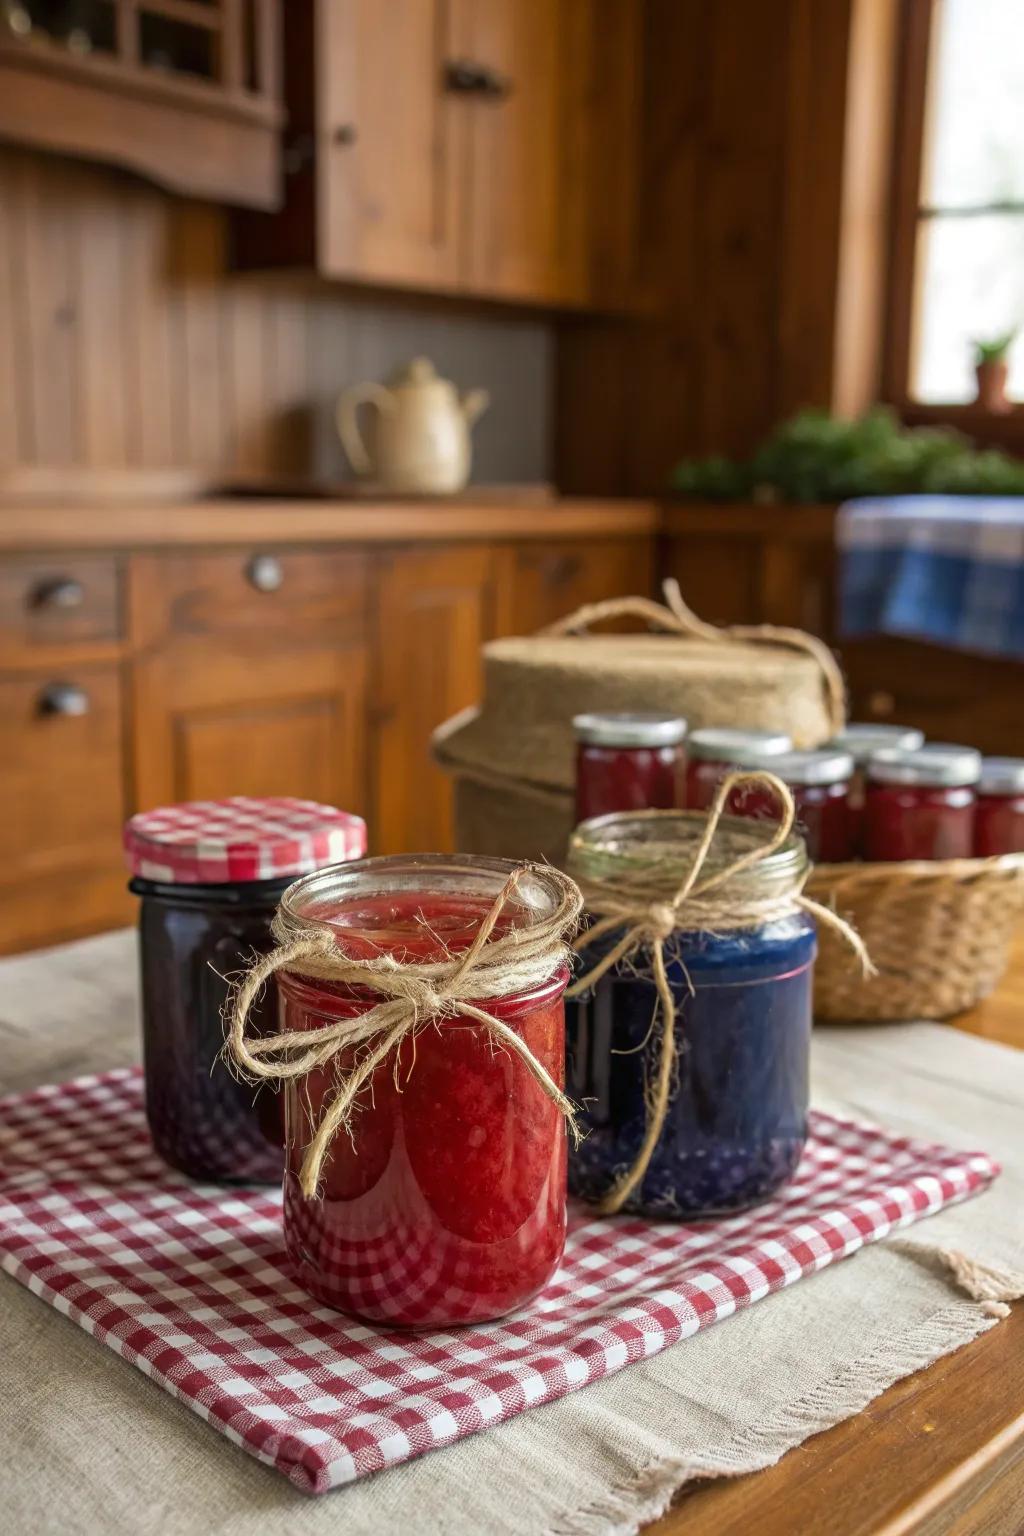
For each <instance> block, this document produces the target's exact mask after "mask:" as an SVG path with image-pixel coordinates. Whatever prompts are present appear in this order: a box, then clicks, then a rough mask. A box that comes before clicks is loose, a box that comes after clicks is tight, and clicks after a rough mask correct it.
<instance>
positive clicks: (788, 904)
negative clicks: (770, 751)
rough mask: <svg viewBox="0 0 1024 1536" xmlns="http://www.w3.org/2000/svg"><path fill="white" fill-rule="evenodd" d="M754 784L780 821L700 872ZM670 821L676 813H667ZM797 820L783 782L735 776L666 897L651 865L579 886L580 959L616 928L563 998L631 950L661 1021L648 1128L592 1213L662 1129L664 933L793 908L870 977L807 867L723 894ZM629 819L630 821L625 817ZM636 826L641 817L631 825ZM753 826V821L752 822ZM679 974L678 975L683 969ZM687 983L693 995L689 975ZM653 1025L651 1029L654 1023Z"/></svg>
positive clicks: (672, 1057) (619, 1198)
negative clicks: (728, 811) (587, 917)
mask: <svg viewBox="0 0 1024 1536" xmlns="http://www.w3.org/2000/svg"><path fill="white" fill-rule="evenodd" d="M754 784H756V785H759V786H761V787H762V788H767V789H769V790H771V792H772V793H773V795H774V796H775V798H776V799H777V800H778V803H779V807H780V810H781V816H780V819H779V822H778V825H777V826H776V828H775V831H774V833H773V835H772V836H771V838H770V839H766V840H765V841H764V842H763V843H758V844H757V845H756V846H755V847H753V848H750V849H748V851H747V852H746V853H743V854H741V855H740V856H739V857H738V858H736V859H734V860H732V862H727V863H725V864H724V865H720V866H719V867H718V868H717V869H716V870H715V871H713V872H712V873H709V874H706V875H705V874H703V871H704V866H705V864H706V862H707V858H708V854H709V853H710V851H711V848H712V845H713V843H714V842H715V838H716V835H717V834H718V831H719V824H720V822H721V819H722V815H723V813H724V810H725V806H726V803H727V801H728V799H729V796H730V795H731V793H732V791H733V790H734V789H736V788H737V787H739V786H742V785H754ZM640 814H641V816H642V817H643V819H648V818H649V819H651V820H652V821H653V820H656V819H657V818H658V817H661V816H665V815H666V813H665V812H663V811H648V812H646V813H640ZM668 814H669V815H673V814H677V813H672V812H669V813H668ZM795 814H796V810H795V806H794V802H793V796H792V795H791V793H790V791H789V789H788V788H787V786H786V785H785V784H784V783H783V782H782V780H781V779H778V778H776V777H775V775H774V774H772V773H763V772H760V771H758V772H752V773H733V774H730V775H729V776H728V778H726V779H725V780H724V781H723V782H722V783H721V784H720V785H719V787H718V792H717V794H716V795H715V798H714V801H713V803H712V805H711V808H710V809H709V811H708V813H707V818H706V820H705V822H704V827H703V831H702V834H701V838H700V841H699V843H698V844H697V848H696V851H695V852H694V856H693V862H692V863H691V865H690V868H689V869H688V871H687V873H686V875H685V877H684V879H683V880H682V881H681V882H680V884H679V886H678V887H677V889H676V890H675V892H674V894H673V895H671V896H670V897H669V898H668V899H667V900H666V899H665V897H664V894H663V892H664V887H665V873H664V870H663V869H662V870H659V869H658V868H657V867H653V866H652V867H649V868H648V869H647V870H646V871H644V872H642V873H637V874H633V875H626V876H625V877H623V878H622V879H618V880H615V881H603V880H587V879H583V880H581V885H582V887H583V895H584V900H585V903H586V907H587V910H588V911H589V912H592V913H594V914H595V915H596V917H597V921H596V922H595V923H594V924H593V925H592V927H590V928H588V929H587V930H586V931H585V932H584V933H582V934H581V935H580V936H579V938H578V939H577V940H576V943H575V945H574V948H575V949H576V951H577V952H578V953H582V951H583V950H585V949H586V948H588V947H589V946H590V945H591V944H593V943H595V942H596V941H597V940H599V939H602V938H604V937H605V935H606V934H609V933H612V932H614V931H615V930H616V929H619V928H621V929H623V930H624V931H623V933H622V936H621V938H619V939H618V940H617V942H616V943H615V944H614V945H613V946H612V947H611V949H610V950H609V951H608V952H607V954H605V955H603V956H602V958H601V959H600V960H599V961H597V963H596V964H595V965H594V966H593V967H592V968H591V969H590V970H589V971H588V972H587V973H586V975H584V976H582V977H580V978H579V979H578V980H577V981H576V982H574V983H573V985H572V986H571V987H570V988H569V990H568V993H567V996H569V997H576V996H578V995H579V994H580V993H581V992H585V991H587V990H588V989H589V988H590V987H592V986H593V985H594V984H595V982H597V981H599V980H600V978H601V977H602V976H603V975H604V974H605V972H606V971H609V970H611V969H612V967H613V966H615V965H618V964H619V963H620V961H623V960H627V959H629V958H630V957H631V956H632V955H634V954H636V953H638V952H639V951H643V950H646V951H648V952H649V954H650V964H651V977H652V980H653V981H654V986H655V989H656V991H657V995H658V1010H657V1018H656V1021H655V1023H656V1024H659V1023H660V1031H661V1039H660V1050H659V1055H658V1067H657V1073H656V1075H655V1077H654V1079H653V1081H651V1082H649V1083H648V1085H647V1124H646V1127H645V1130H644V1138H643V1141H642V1143H641V1146H640V1150H639V1152H638V1153H637V1156H636V1159H635V1161H634V1163H633V1165H632V1167H631V1168H628V1169H627V1170H626V1172H625V1173H624V1174H623V1175H622V1176H621V1177H620V1178H619V1180H618V1181H617V1182H616V1184H615V1185H614V1186H613V1187H612V1189H611V1190H610V1191H609V1193H608V1194H607V1195H606V1196H605V1197H604V1199H603V1200H602V1201H601V1202H600V1206H599V1209H600V1210H602V1211H604V1212H606V1213H612V1212H615V1211H618V1210H621V1208H622V1206H623V1205H624V1204H625V1202H626V1200H627V1199H628V1198H629V1196H630V1195H631V1194H632V1192H633V1190H634V1189H636V1187H637V1185H638V1184H639V1183H640V1182H641V1181H642V1179H643V1177H644V1174H645V1173H646V1172H647V1168H648V1165H649V1163H650V1161H651V1157H652V1156H653V1154H654V1149H655V1147H656V1146H657V1145H658V1141H659V1139H660V1137H661V1133H662V1131H663V1130H664V1127H665V1117H666V1115H667V1113H668V1104H669V1098H670V1096H671V1091H672V1078H673V1073H674V1070H675V1064H676V1042H675V1000H674V998H673V996H672V989H671V987H670V985H669V980H668V975H667V971H666V966H665V944H666V942H667V941H668V940H669V939H670V938H671V936H672V934H673V933H675V932H677V931H680V930H683V931H690V932H705V933H708V932H715V933H719V932H725V931H728V930H730V929H737V928H750V927H753V926H755V925H756V924H758V923H762V922H767V921H768V920H769V919H770V918H773V917H782V916H784V915H786V914H787V913H789V912H793V911H795V910H801V911H804V912H808V913H810V914H812V915H813V916H814V917H815V918H817V920H818V921H819V922H821V923H824V924H825V925H826V926H827V927H830V928H833V929H834V930H835V931H836V932H837V933H839V934H840V935H841V936H842V937H843V938H844V939H845V941H846V942H847V943H848V944H849V945H850V946H851V948H852V949H853V951H854V952H855V954H856V955H857V957H858V959H859V960H860V963H861V966H862V967H863V970H864V974H865V975H873V974H874V966H873V965H872V963H871V959H870V957H869V955H868V952H867V949H866V948H865V946H864V943H863V941H862V939H861V938H860V936H859V935H858V934H857V933H856V931H855V930H854V929H853V928H852V927H851V926H850V925H849V923H847V922H845V921H844V920H843V918H841V917H840V916H839V915H838V913H836V912H833V911H832V910H831V908H829V907H823V906H821V905H819V903H818V902H816V901H812V900H811V898H810V897H809V896H805V895H804V894H803V890H802V887H803V883H804V880H805V879H806V878H807V874H808V872H809V871H808V870H806V869H805V870H803V871H801V872H800V873H799V874H798V875H797V876H796V877H795V879H794V882H793V883H792V884H791V885H790V887H789V889H788V890H784V891H775V892H774V893H771V894H769V895H765V896H752V895H749V894H745V893H743V892H742V891H737V889H736V887H735V885H734V886H733V890H732V892H731V893H730V891H729V889H728V888H729V884H730V882H735V879H736V876H737V875H739V874H741V873H742V872H743V871H744V870H746V869H750V868H752V867H753V866H754V865H756V864H759V863H760V862H761V861H762V860H763V859H766V858H768V857H769V855H770V854H773V853H774V852H775V851H776V850H777V849H778V848H781V846H782V845H783V843H784V842H785V841H786V839H787V838H788V837H789V834H790V832H791V831H792V829H793V820H794V817H795ZM631 819H632V818H631ZM638 819H639V818H638ZM755 825H756V824H755ZM684 970H685V968H684ZM686 980H687V985H688V986H689V987H690V991H691V993H692V991H693V986H692V983H691V982H690V979H689V976H688V975H687V977H686ZM652 1027H654V1026H652Z"/></svg>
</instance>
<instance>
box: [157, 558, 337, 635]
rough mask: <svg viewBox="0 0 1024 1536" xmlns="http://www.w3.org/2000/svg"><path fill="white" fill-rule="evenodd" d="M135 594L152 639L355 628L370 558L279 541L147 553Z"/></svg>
mask: <svg viewBox="0 0 1024 1536" xmlns="http://www.w3.org/2000/svg"><path fill="white" fill-rule="evenodd" d="M131 592H132V612H133V616H134V623H135V629H136V632H137V634H138V635H139V637H140V638H141V639H143V640H144V641H146V642H149V643H152V642H153V641H155V640H159V639H161V638H163V637H166V636H170V635H176V636H187V635H192V636H194V635H207V634H217V633H223V632H225V631H237V630H247V631H253V632H258V633H260V634H265V633H267V632H273V631H281V632H288V633H291V632H293V631H294V630H295V629H296V628H297V627H298V628H301V627H309V628H320V627H322V626H325V625H326V626H330V627H331V628H332V629H333V630H334V631H335V632H337V631H338V630H339V629H340V630H341V631H343V632H345V633H353V634H354V633H355V632H357V631H358V632H361V630H362V626H363V621H364V616H365V612H366V559H365V557H364V556H363V555H361V554H358V553H356V554H350V553H338V552H336V551H331V550H315V551H308V550H302V551H289V550H282V549H275V548H273V547H254V548H251V549H245V550H237V551H235V550H232V551H224V552H220V551H218V552H214V553H212V554H189V555H176V554H168V555H140V556H137V557H136V558H135V559H133V560H132V563H131Z"/></svg>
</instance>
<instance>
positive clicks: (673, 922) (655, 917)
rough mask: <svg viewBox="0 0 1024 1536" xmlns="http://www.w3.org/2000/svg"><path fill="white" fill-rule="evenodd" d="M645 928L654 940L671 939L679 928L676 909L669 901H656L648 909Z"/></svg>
mask: <svg viewBox="0 0 1024 1536" xmlns="http://www.w3.org/2000/svg"><path fill="white" fill-rule="evenodd" d="M644 927H645V928H646V929H647V932H648V933H649V934H650V936H651V938H653V939H661V940H662V941H664V940H665V939H670V938H671V937H672V935H673V934H674V933H675V931H676V929H677V928H678V927H679V917H678V915H677V913H676V909H675V907H674V906H672V905H671V904H670V903H669V902H667V901H656V902H654V903H653V905H651V906H649V907H648V908H647V918H646V921H645V923H644Z"/></svg>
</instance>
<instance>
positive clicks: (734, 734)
mask: <svg viewBox="0 0 1024 1536" xmlns="http://www.w3.org/2000/svg"><path fill="white" fill-rule="evenodd" d="M792 748H793V742H792V738H791V737H789V736H786V735H784V734H783V733H782V732H781V731H741V730H734V729H733V728H732V727H730V726H708V727H706V728H705V729H704V730H700V731H692V732H691V733H690V739H689V741H688V742H687V755H688V761H687V765H686V806H687V809H688V810H691V811H706V810H707V808H708V807H709V806H710V804H711V802H712V800H714V798H715V790H716V789H717V788H718V786H719V784H721V782H722V780H723V779H724V778H725V777H726V775H727V774H730V773H732V772H733V771H734V770H735V769H737V768H771V766H772V765H771V762H766V761H765V759H766V758H775V757H777V756H778V754H779V753H780V752H790V751H792ZM729 809H730V810H733V809H734V807H733V806H732V805H731V804H730V806H729ZM772 814H773V816H774V817H775V818H776V819H777V818H778V814H779V813H778V807H777V806H776V807H775V809H774V811H773V813H772Z"/></svg>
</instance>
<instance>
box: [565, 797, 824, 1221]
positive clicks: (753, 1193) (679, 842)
mask: <svg viewBox="0 0 1024 1536" xmlns="http://www.w3.org/2000/svg"><path fill="white" fill-rule="evenodd" d="M703 826H704V818H703V816H699V815H695V814H694V813H692V812H690V813H686V812H683V813H676V814H673V813H665V814H664V815H661V816H659V817H657V818H656V819H653V820H652V819H648V818H636V817H630V816H628V815H623V816H604V817H599V818H597V819H596V820H593V821H590V822H586V823H584V824H583V825H582V826H580V827H578V828H577V829H576V832H575V834H574V836H573V840H572V845H571V850H570V866H569V867H570V870H571V872H572V873H573V874H574V875H575V876H576V877H577V878H578V879H579V880H580V882H581V884H582V885H583V887H584V892H586V887H587V882H588V881H592V880H595V879H599V880H601V881H602V882H609V881H612V882H617V881H618V880H619V879H621V880H622V882H623V889H627V888H628V883H629V881H630V880H631V879H635V878H637V877H638V876H643V875H644V872H645V870H650V869H651V868H652V867H656V869H657V872H658V873H657V878H658V879H659V880H660V879H661V877H662V875H664V877H665V890H664V899H665V900H666V901H667V900H670V899H671V897H672V895H673V894H674V892H675V890H676V889H677V888H678V886H679V884H680V883H681V881H682V880H683V878H684V876H685V875H686V873H687V870H688V869H689V867H690V865H691V863H692V859H693V854H694V852H695V850H696V846H697V843H698V841H699V838H700V835H701V832H702V831H703ZM720 831H721V832H722V833H724V834H727V836H723V837H721V838H719V837H716V840H715V842H714V843H713V844H712V848H711V851H710V853H709V855H708V861H707V863H706V864H705V866H704V871H703V875H704V876H705V877H711V876H712V875H714V873H715V872H716V869H724V868H725V866H726V864H729V863H732V862H733V861H734V860H735V859H736V857H738V854H737V849H740V850H742V849H744V848H750V849H752V848H754V847H756V846H757V845H758V843H759V842H760V843H761V844H762V845H763V844H765V843H767V842H768V841H769V840H770V839H771V837H772V834H773V833H774V831H775V828H774V826H772V825H770V824H768V823H761V822H754V821H747V820H744V821H740V820H739V819H737V818H735V817H723V818H722V822H721V823H720ZM726 844H727V845H728V846H727V848H726V846H725V845H726ZM806 869H807V856H806V852H805V849H804V845H803V842H802V840H801V839H800V838H799V837H797V836H795V835H791V836H790V837H789V838H788V839H787V840H786V841H785V842H784V843H783V844H782V846H781V847H780V848H779V849H778V850H777V851H775V852H773V853H769V854H767V855H766V856H765V857H764V858H763V859H761V860H760V862H758V863H756V864H752V865H750V866H748V867H747V868H746V869H745V870H743V871H742V872H740V873H738V874H737V875H735V876H732V877H730V878H729V879H728V880H727V881H725V882H723V884H722V885H721V887H720V888H719V890H718V891H717V893H716V899H718V900H719V901H721V900H726V899H728V900H733V899H734V900H735V901H736V902H737V903H742V904H744V905H746V906H749V905H751V904H753V905H754V906H766V907H767V909H768V910H770V911H771V912H772V914H773V915H771V916H768V917H767V918H761V919H758V920H752V921H751V922H750V923H749V924H748V925H746V926H743V927H737V928H730V927H720V928H718V929H716V930H715V931H709V932H703V931H685V930H683V931H677V932H675V933H674V934H672V935H671V936H670V937H669V938H668V939H666V941H665V945H664V955H665V962H666V974H667V978H668V983H669V987H670V989H671V993H672V998H673V1002H674V1006H675V1015H674V1019H673V1020H672V1026H671V1027H672V1029H673V1032H674V1044H675V1057H676V1059H675V1066H674V1073H673V1085H672V1089H671V1094H670V1097H669V1102H668V1106H667V1111H666V1116H665V1122H664V1126H663V1128H662V1131H661V1134H660V1136H659V1138H658V1141H657V1144H656V1146H655V1147H654V1150H653V1153H652V1155H651V1158H650V1161H649V1163H648V1166H647V1169H646V1172H645V1173H644V1175H643V1178H642V1180H641V1181H640V1183H639V1184H638V1185H637V1186H636V1187H635V1188H634V1190H633V1191H632V1193H631V1194H630V1195H629V1197H628V1198H627V1199H626V1201H625V1203H624V1205H623V1206H622V1209H624V1210H626V1211H633V1212H642V1213H644V1214H646V1215H651V1216H657V1217H686V1218H697V1217H704V1216H712V1215H719V1214H724V1213H728V1212H732V1211H741V1210H745V1209H746V1208H747V1207H749V1206H752V1205H756V1204H758V1203H759V1202H760V1201H763V1200H766V1199H767V1198H768V1197H769V1196H771V1195H772V1194H773V1193H774V1192H775V1191H776V1190H778V1189H779V1188H781V1186H782V1185H783V1184H785V1183H786V1182H787V1181H788V1180H789V1179H790V1178H791V1177H792V1176H793V1174H794V1172H795V1171H796V1167H797V1164H798V1163H799V1161H800V1156H801V1153H802V1151H803V1147H804V1142H805V1139H806V1135H807V1110H808V1063H809V1054H810V1037H811V1020H812V994H811V982H812V974H813V968H814V959H815V954H816V939H815V928H814V923H813V921H812V919H811V918H810V917H809V916H807V914H806V913H804V912H803V911H802V910H801V909H800V907H799V906H798V905H797V904H796V901H795V899H793V898H795V896H796V894H797V893H798V892H799V889H800V886H801V884H802V881H803V879H804V876H805V873H806ZM620 937H621V932H620V931H618V930H614V931H612V932H611V933H608V934H606V935H604V936H603V937H602V938H601V939H599V940H597V941H596V942H595V943H594V944H593V945H590V946H587V947H585V948H584V950H583V955H582V958H581V962H580V966H581V970H582V971H584V972H585V971H587V970H589V969H591V968H592V967H593V966H594V964H595V963H596V962H598V961H599V960H600V959H601V958H602V956H603V955H607V954H608V953H609V952H610V950H611V949H612V948H613V946H614V945H615V944H616V943H617V942H618V940H619V938H620ZM660 1013H661V1009H660V1006H659V1002H658V993H657V990H656V988H655V984H654V981H653V979H652V973H651V965H650V954H649V952H644V951H641V952H639V953H634V954H632V955H630V956H627V957H626V958H625V959H623V960H619V961H618V962H617V963H616V964H615V965H614V966H613V967H612V968H611V969H610V970H609V971H607V972H606V973H605V975H604V976H602V977H600V978H599V979H598V980H597V982H596V983H595V985H594V986H593V987H592V988H590V989H589V990H588V991H586V992H584V993H583V994H582V995H581V996H579V997H577V998H575V999H572V1000H570V1001H569V1002H568V1004H567V1008H566V1025H567V1046H568V1067H567V1078H566V1085H567V1091H568V1092H569V1094H570V1095H571V1097H572V1098H573V1100H574V1101H575V1102H576V1103H578V1104H581V1105H582V1106H583V1111H582V1114H581V1124H582V1126H583V1128H584V1129H585V1130H586V1132H587V1134H586V1135H585V1137H584V1139H583V1141H582V1142H581V1144H580V1145H579V1147H578V1148H576V1150H575V1152H573V1153H572V1154H571V1156H570V1163H569V1188H570V1191H571V1192H572V1193H573V1194H575V1195H578V1196H581V1197H582V1198H583V1199H585V1200H589V1201H593V1202H601V1201H603V1200H604V1199H605V1198H606V1197H607V1196H608V1195H609V1193H610V1192H611V1191H612V1189H613V1188H614V1187H615V1185H616V1184H617V1183H618V1181H619V1179H620V1178H621V1176H622V1175H623V1173H624V1172H625V1171H626V1170H628V1169H629V1168H630V1167H632V1166H633V1165H634V1163H635V1162H636V1159H637V1156H638V1154H639V1152H640V1150H641V1146H642V1143H643V1140H644V1134H645V1130H646V1127H647V1123H648V1122H647V1116H648V1112H649V1100H650V1085H651V1084H652V1083H653V1082H654V1081H655V1080H656V1077H657V1070H658V1063H659V1060H660V1049H661V1033H660V1029H661V1020H660Z"/></svg>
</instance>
